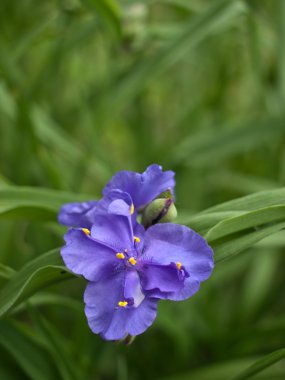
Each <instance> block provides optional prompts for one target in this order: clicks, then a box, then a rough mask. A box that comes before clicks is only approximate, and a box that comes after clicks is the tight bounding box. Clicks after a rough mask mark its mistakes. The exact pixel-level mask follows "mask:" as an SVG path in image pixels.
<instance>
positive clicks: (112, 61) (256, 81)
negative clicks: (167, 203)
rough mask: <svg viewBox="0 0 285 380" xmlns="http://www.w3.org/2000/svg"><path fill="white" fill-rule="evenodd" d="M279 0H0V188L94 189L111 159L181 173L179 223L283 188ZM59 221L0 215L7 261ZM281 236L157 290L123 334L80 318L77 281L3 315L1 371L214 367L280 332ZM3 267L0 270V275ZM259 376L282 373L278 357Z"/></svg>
mask: <svg viewBox="0 0 285 380" xmlns="http://www.w3.org/2000/svg"><path fill="white" fill-rule="evenodd" d="M284 111H285V1H283V0H275V1H272V0H248V1H238V0H237V1H234V0H233V1H231V0H227V1H225V0H222V1H221V0H149V1H147V0H146V1H135V0H129V1H128V0H121V1H116V0H49V1H36V0H22V1H18V2H16V1H13V0H12V1H11V0H1V2H0V186H1V188H5V186H7V185H17V186H34V187H44V188H51V189H55V190H62V191H68V192H71V193H76V194H81V193H83V194H89V195H88V196H87V199H92V198H93V199H96V198H98V197H100V193H101V190H102V188H103V187H104V185H105V184H106V182H107V181H108V180H109V179H110V177H111V176H112V175H113V174H114V173H115V172H116V171H118V170H122V169H126V170H136V171H143V170H144V169H145V168H146V166H147V165H149V164H151V163H159V164H161V165H163V167H164V168H165V169H172V170H174V171H175V172H176V180H177V187H176V196H177V203H176V205H177V208H178V211H179V217H180V218H181V220H183V219H184V220H185V218H186V219H187V218H188V217H189V216H191V215H194V214H195V213H196V212H198V211H200V210H203V209H205V208H207V207H210V206H212V205H215V204H217V203H221V202H224V201H227V200H229V199H233V198H236V197H240V196H244V195H247V194H251V193H254V192H257V191H262V190H270V189H274V188H278V187H282V186H284V185H285V139H284V136H285V117H284ZM63 233H64V229H63V228H61V227H60V226H58V225H57V223H56V222H55V221H50V222H47V223H38V222H33V221H26V220H18V219H17V220H12V221H11V220H6V219H5V220H1V222H0V242H1V249H0V261H1V262H2V263H4V264H6V265H8V266H10V267H12V268H14V269H19V268H21V267H22V266H23V265H24V264H25V263H26V262H28V261H29V260H31V259H32V258H34V257H36V256H37V255H39V254H40V253H43V252H45V251H48V250H49V249H52V248H55V247H58V246H60V245H62V236H63ZM283 253H284V234H279V235H277V236H275V237H273V238H270V239H267V240H264V241H263V242H261V243H259V244H258V245H256V246H255V247H254V248H252V249H251V250H250V251H248V252H247V253H246V254H243V255H240V256H237V258H235V259H233V260H231V261H228V262H225V263H223V264H219V265H217V267H216V270H215V272H214V275H213V276H212V278H211V279H210V280H209V281H208V282H207V283H205V284H203V286H202V288H201V291H200V292H199V293H198V294H197V295H195V297H193V299H190V300H188V301H185V302H181V303H170V302H166V301H165V302H161V303H160V307H159V313H158V317H157V320H156V321H155V323H154V325H153V326H152V327H151V328H150V329H149V330H148V331H147V332H146V333H145V334H144V335H142V336H140V337H138V338H137V339H136V340H135V342H134V343H133V344H132V345H131V346H129V347H124V346H120V345H116V344H113V343H110V342H103V341H101V339H100V338H99V337H97V336H95V335H93V334H92V333H91V332H90V330H89V329H88V327H87V323H86V320H85V316H84V312H83V301H82V292H83V289H84V285H85V284H84V281H83V280H79V279H74V280H72V281H69V282H64V283H62V284H60V285H56V286H53V287H51V288H49V289H47V290H45V291H44V292H43V293H40V294H39V295H36V296H34V297H33V298H31V302H30V304H29V306H28V309H27V308H25V309H24V310H23V309H21V308H19V309H16V310H15V311H14V313H13V314H12V315H11V316H10V317H9V318H6V319H5V320H3V321H2V322H1V324H0V335H2V337H0V378H1V380H10V379H13V380H14V379H21V380H22V379H23V380H25V379H34V380H42V379H43V380H49V379H63V380H79V379H82V380H85V379H86V380H93V379H94V380H95V379H98V380H99V379H100V380H109V379H110V380H111V379H118V380H126V379H132V380H140V379H144V380H148V379H149V380H151V379H172V380H175V379H177V380H184V379H185V380H186V379H191V380H208V379H209V380H212V379H213V380H215V379H216V380H222V379H227V378H230V377H231V376H233V375H234V374H236V373H238V372H239V371H241V370H242V369H244V368H246V367H247V366H248V365H249V364H251V363H252V362H253V361H254V360H255V359H256V358H258V357H260V356H261V355H263V354H265V353H268V352H271V351H273V350H276V349H278V348H281V347H282V345H283V347H285V345H284V328H285V299H284V270H283V268H284V254H283ZM2 283H3V284H4V283H5V280H4V279H2V280H1V284H2ZM267 371H269V372H263V373H261V374H260V375H258V376H257V377H256V378H258V379H269V380H274V379H284V378H285V366H284V362H283V364H282V362H280V363H279V364H278V365H275V366H273V367H271V368H270V370H267Z"/></svg>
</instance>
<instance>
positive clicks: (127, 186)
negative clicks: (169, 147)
mask: <svg viewBox="0 0 285 380" xmlns="http://www.w3.org/2000/svg"><path fill="white" fill-rule="evenodd" d="M174 175H175V174H174V172H173V171H171V170H169V171H165V172H163V171H162V167H161V166H159V165H156V164H153V165H150V166H149V167H148V168H147V169H146V171H145V172H144V173H142V174H140V173H136V172H130V171H121V172H119V173H117V174H116V175H114V177H113V178H112V179H111V180H110V182H109V183H108V184H107V185H106V187H105V189H104V190H103V196H104V197H103V199H102V200H101V201H99V202H96V201H88V202H84V203H68V204H65V205H64V206H63V207H62V208H61V210H60V212H59V216H58V220H59V222H60V223H61V224H63V225H65V226H68V227H86V228H91V226H92V224H93V222H94V216H95V215H96V214H97V213H102V212H106V210H107V208H108V205H109V203H110V202H113V201H115V198H117V199H118V202H117V205H118V206H119V203H120V202H119V198H121V200H123V201H124V202H125V203H127V204H130V205H131V206H132V205H133V206H132V207H133V208H134V211H139V210H140V209H142V208H143V207H145V206H146V205H147V204H148V203H150V202H151V201H152V200H153V199H155V198H156V197H157V196H158V195H159V194H161V193H162V192H164V191H166V190H169V191H170V192H172V193H173V191H174V190H173V189H174V186H175V180H174ZM114 191H115V193H114ZM118 192H121V193H120V194H118ZM110 194H111V195H110ZM127 198H128V200H127ZM117 213H119V209H117ZM134 219H135V216H134Z"/></svg>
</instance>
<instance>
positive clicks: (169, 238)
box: [141, 223, 214, 300]
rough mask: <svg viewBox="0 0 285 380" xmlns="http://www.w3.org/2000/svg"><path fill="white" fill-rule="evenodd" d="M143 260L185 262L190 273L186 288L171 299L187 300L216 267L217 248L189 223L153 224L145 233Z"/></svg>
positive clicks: (165, 262) (167, 262)
mask: <svg viewBox="0 0 285 380" xmlns="http://www.w3.org/2000/svg"><path fill="white" fill-rule="evenodd" d="M141 260H142V261H147V262H149V261H152V262H154V263H157V264H161V265H169V264H170V263H179V264H181V265H182V266H183V267H184V268H185V269H186V271H187V272H188V274H189V277H188V278H186V279H185V287H184V288H182V289H181V291H179V292H177V293H175V294H172V295H171V297H169V299H177V300H181V299H185V298H188V297H190V296H191V295H193V294H194V293H195V292H196V291H197V290H198V289H199V283H200V282H201V281H204V280H206V279H207V278H208V277H209V276H210V275H211V273H212V270H213V267H214V261H213V250H212V248H211V247H210V246H209V245H208V244H207V242H206V240H205V239H204V238H203V237H202V236H200V235H199V234H197V233H196V232H194V231H193V230H191V229H190V228H188V227H186V226H181V225H178V224H172V223H164V224H156V225H154V226H152V227H150V228H149V229H148V230H147V231H146V233H145V246H144V252H143V255H142V256H141Z"/></svg>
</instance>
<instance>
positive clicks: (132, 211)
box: [130, 203, 135, 215]
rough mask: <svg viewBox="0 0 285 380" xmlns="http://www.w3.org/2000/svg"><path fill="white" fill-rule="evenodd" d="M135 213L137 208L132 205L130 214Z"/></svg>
mask: <svg viewBox="0 0 285 380" xmlns="http://www.w3.org/2000/svg"><path fill="white" fill-rule="evenodd" d="M134 212H135V206H134V204H133V203H132V205H131V209H130V214H131V215H133V213H134Z"/></svg>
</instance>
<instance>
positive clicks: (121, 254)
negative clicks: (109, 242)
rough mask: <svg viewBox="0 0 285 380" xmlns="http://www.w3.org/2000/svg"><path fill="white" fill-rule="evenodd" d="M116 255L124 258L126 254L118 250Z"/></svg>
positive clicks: (118, 257)
mask: <svg viewBox="0 0 285 380" xmlns="http://www.w3.org/2000/svg"><path fill="white" fill-rule="evenodd" d="M116 257H117V259H124V258H125V255H124V254H123V253H122V252H118V253H116Z"/></svg>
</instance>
